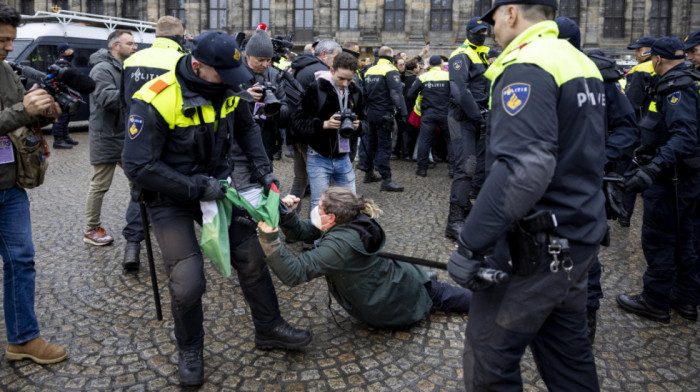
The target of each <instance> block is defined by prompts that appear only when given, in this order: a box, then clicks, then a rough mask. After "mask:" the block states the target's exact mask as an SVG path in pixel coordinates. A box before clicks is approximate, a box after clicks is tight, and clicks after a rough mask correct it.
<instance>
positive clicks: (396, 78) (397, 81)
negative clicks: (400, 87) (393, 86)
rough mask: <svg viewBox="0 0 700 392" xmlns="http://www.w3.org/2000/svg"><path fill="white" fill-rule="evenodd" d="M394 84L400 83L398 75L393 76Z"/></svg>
mask: <svg viewBox="0 0 700 392" xmlns="http://www.w3.org/2000/svg"><path fill="white" fill-rule="evenodd" d="M394 82H396V83H401V77H400V76H399V75H394Z"/></svg>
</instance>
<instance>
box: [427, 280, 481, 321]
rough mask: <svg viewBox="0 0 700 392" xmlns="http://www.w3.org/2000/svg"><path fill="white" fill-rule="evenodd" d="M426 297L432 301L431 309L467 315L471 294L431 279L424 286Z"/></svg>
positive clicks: (465, 290)
mask: <svg viewBox="0 0 700 392" xmlns="http://www.w3.org/2000/svg"><path fill="white" fill-rule="evenodd" d="M425 289H426V290H428V296H429V297H430V300H431V301H433V309H438V310H442V311H445V312H455V313H469V306H470V305H471V303H472V292H471V291H469V290H467V289H464V288H461V287H457V286H452V285H450V284H447V283H443V282H438V281H437V279H435V278H431V279H430V280H429V281H428V282H427V283H426V284H425Z"/></svg>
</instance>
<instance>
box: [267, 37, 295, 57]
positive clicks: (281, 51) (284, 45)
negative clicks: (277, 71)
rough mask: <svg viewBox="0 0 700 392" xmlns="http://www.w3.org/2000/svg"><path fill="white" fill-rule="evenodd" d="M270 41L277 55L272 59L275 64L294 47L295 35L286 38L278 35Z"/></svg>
mask: <svg viewBox="0 0 700 392" xmlns="http://www.w3.org/2000/svg"><path fill="white" fill-rule="evenodd" d="M270 40H271V41H272V48H273V50H274V51H275V55H274V56H273V58H272V61H273V62H275V63H276V62H278V61H279V60H280V57H282V56H284V55H285V54H287V53H288V52H289V50H290V49H292V48H293V47H294V42H293V41H294V34H287V35H286V36H281V35H276V36H275V38H270Z"/></svg>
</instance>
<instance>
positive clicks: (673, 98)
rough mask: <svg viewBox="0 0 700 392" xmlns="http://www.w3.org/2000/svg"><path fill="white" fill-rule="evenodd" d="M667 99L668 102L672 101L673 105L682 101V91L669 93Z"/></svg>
mask: <svg viewBox="0 0 700 392" xmlns="http://www.w3.org/2000/svg"><path fill="white" fill-rule="evenodd" d="M666 100H667V101H668V103H670V104H671V105H675V104H677V103H678V102H680V101H681V92H680V91H674V92H673V93H672V94H669V95H668V96H667V97H666Z"/></svg>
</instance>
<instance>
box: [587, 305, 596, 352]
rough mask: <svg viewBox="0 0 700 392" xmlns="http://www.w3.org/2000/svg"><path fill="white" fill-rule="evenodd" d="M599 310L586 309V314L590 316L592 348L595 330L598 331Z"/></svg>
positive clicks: (589, 326) (589, 338) (589, 329)
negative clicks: (597, 315) (597, 318)
mask: <svg viewBox="0 0 700 392" xmlns="http://www.w3.org/2000/svg"><path fill="white" fill-rule="evenodd" d="M597 311H598V310H597V309H586V314H587V316H588V344H590V345H591V346H592V345H593V342H594V341H595V329H596V313H597Z"/></svg>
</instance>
